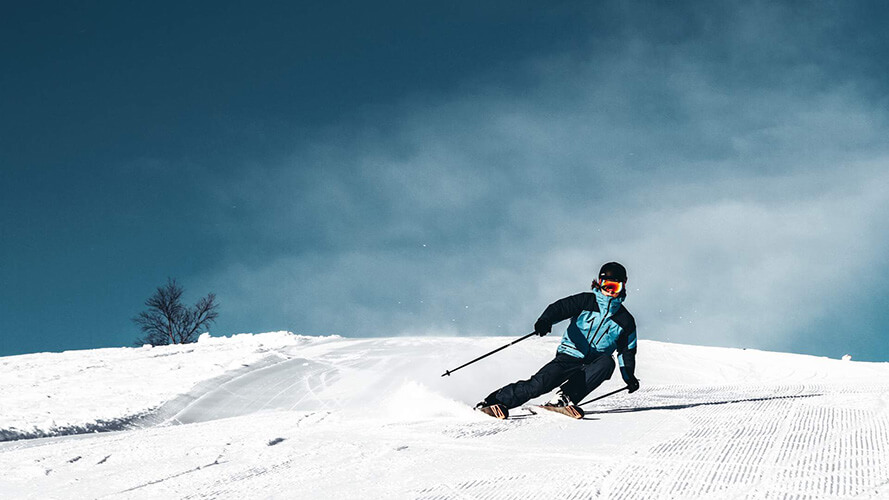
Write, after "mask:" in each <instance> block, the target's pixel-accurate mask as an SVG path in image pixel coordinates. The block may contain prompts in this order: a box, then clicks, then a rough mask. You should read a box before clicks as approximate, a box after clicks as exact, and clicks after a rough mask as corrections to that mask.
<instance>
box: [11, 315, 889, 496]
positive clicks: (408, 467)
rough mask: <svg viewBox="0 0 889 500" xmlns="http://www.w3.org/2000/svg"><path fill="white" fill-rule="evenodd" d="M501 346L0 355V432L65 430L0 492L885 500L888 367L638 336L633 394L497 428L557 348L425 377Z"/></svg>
mask: <svg viewBox="0 0 889 500" xmlns="http://www.w3.org/2000/svg"><path fill="white" fill-rule="evenodd" d="M508 340H509V339H505V338H502V337H499V338H388V339H361V340H356V339H344V338H339V337H321V338H318V337H300V336H295V335H290V334H287V333H283V332H279V333H269V334H261V335H239V336H236V337H234V338H231V339H216V338H209V337H204V338H202V340H201V342H199V343H198V344H192V345H188V346H169V347H162V348H153V349H125V348H124V349H101V350H94V351H79V352H66V353H60V354H34V355H26V356H14V357H7V358H0V394H2V408H0V430H2V434H0V437H3V438H4V439H7V440H8V439H16V438H26V437H33V436H41V435H53V434H71V435H62V436H55V437H47V438H40V439H18V440H14V441H6V442H4V443H0V497H2V498H107V497H110V498H220V497H221V498H264V497H276V498H424V499H432V498H490V499H498V498H516V499H518V498H615V499H618V498H720V499H722V498H799V499H803V498H805V499H810V498H811V499H814V498H889V363H859V362H845V361H839V360H830V359H826V358H816V357H811V356H802V355H792V354H779V353H769V352H761V351H752V350H746V351H744V350H739V349H722V348H706V347H694V346H683V345H675V344H665V343H658V342H651V341H649V342H646V341H642V342H641V343H640V348H639V349H640V352H639V357H638V359H639V368H638V375H639V378H640V379H641V380H642V389H641V390H639V391H638V392H637V393H635V394H632V395H628V394H626V393H621V394H619V395H616V396H612V397H610V398H606V399H603V400H601V401H599V402H596V403H594V404H591V405H588V406H587V407H586V410H587V417H586V418H585V419H584V420H581V421H575V420H571V419H568V418H566V417H563V416H560V415H536V416H535V415H530V414H529V413H528V412H527V411H522V410H515V411H514V412H513V415H514V416H513V418H510V419H509V420H506V421H498V420H495V419H491V418H489V417H486V416H484V415H481V414H479V413H477V412H473V411H472V410H471V406H472V405H473V404H474V403H475V402H476V401H478V400H479V399H481V398H482V397H483V396H484V395H486V394H487V393H488V392H490V391H491V390H492V389H494V388H496V387H498V386H500V385H503V384H505V383H507V382H511V381H513V380H516V379H518V378H526V377H527V376H528V375H530V374H531V373H533V371H534V370H536V369H537V368H538V367H539V366H540V365H542V364H543V363H544V362H546V361H547V360H549V359H550V358H551V357H552V355H553V353H554V351H555V347H556V345H557V342H558V338H557V337H555V336H550V337H546V338H542V339H540V338H532V339H529V340H527V341H525V342H522V343H520V344H517V345H515V346H513V347H510V348H509V349H507V350H505V351H502V352H501V353H498V354H497V355H495V356H493V357H491V358H489V359H486V360H484V361H482V362H480V363H477V364H475V365H472V366H470V367H467V368H464V369H463V370H460V371H458V372H457V373H455V374H454V375H453V376H451V377H444V378H443V377H440V375H441V374H442V373H443V372H444V371H445V370H446V369H449V368H453V367H455V366H457V365H459V364H462V363H463V362H465V361H467V360H469V359H472V358H474V357H476V356H478V355H480V354H482V353H484V352H487V351H488V350H491V349H494V348H496V347H499V346H500V345H503V344H504V343H505V342H506V341H508ZM614 378H615V380H611V381H609V382H608V383H606V385H605V386H603V387H602V388H600V389H599V390H597V391H596V392H595V393H594V394H593V395H592V396H595V395H596V394H601V393H605V392H607V391H609V390H611V389H615V388H619V387H620V386H621V384H620V381H619V378H620V377H619V376H618V375H615V377H614ZM179 424H183V425H179ZM84 430H113V432H101V433H86V434H72V433H77V432H82V431H84Z"/></svg>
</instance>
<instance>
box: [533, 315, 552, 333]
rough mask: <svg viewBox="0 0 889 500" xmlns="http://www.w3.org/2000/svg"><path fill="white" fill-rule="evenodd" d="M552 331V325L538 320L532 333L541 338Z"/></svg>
mask: <svg viewBox="0 0 889 500" xmlns="http://www.w3.org/2000/svg"><path fill="white" fill-rule="evenodd" d="M551 331H553V325H551V324H549V323H547V322H546V321H544V320H542V319H538V320H537V323H534V333H536V334H537V335H540V336H541V337H543V336H544V335H546V334H547V333H549V332H551Z"/></svg>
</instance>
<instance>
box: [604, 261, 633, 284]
mask: <svg viewBox="0 0 889 500" xmlns="http://www.w3.org/2000/svg"><path fill="white" fill-rule="evenodd" d="M602 280H609V281H620V282H621V283H626V282H627V268H625V267H624V266H622V265H620V264H618V263H617V262H609V263H607V264H605V265H603V266H602V268H601V269H599V281H602Z"/></svg>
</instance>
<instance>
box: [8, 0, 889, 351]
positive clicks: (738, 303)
mask: <svg viewBox="0 0 889 500" xmlns="http://www.w3.org/2000/svg"><path fill="white" fill-rule="evenodd" d="M353 4H354V2H350V3H349V4H346V3H338V2H324V3H320V2H319V3H318V4H310V3H292V2H289V3H284V2H282V3H264V4H262V5H260V6H257V5H250V6H247V5H245V4H235V3H227V2H177V3H172V2H171V3H164V2H154V3H151V4H145V3H136V2H114V3H107V2H105V3H97V2H79V3H78V4H77V5H69V4H65V3H62V2H58V3H49V2H29V3H26V4H21V5H20V6H15V7H9V6H7V7H4V13H3V15H2V16H0V65H2V71H0V209H2V212H0V258H2V265H0V285H2V286H0V355H9V354H17V353H25V352H35V351H46V350H49V351H57V350H64V349H78V348H92V347H101V346H118V345H129V344H131V342H132V341H133V340H134V338H135V337H136V336H137V334H138V332H137V331H136V327H135V326H134V325H133V324H132V323H131V322H130V318H132V317H133V316H135V315H136V314H137V313H138V312H139V311H140V310H141V309H142V302H143V301H144V299H145V298H147V296H148V295H150V294H151V293H152V291H153V290H154V288H155V287H156V286H158V285H160V284H162V283H163V282H164V281H165V280H166V278H167V277H168V276H170V277H176V278H178V279H179V281H180V282H181V283H183V284H184V285H185V286H186V289H187V292H188V293H187V295H188V298H189V299H190V300H192V301H193V300H196V299H197V298H198V296H199V295H202V294H205V293H207V292H209V291H214V292H215V293H216V294H217V296H218V298H219V301H220V303H221V316H220V321H219V322H218V324H217V325H215V326H214V328H213V332H214V334H232V333H239V332H251V331H252V332H260V331H268V330H280V329H287V330H292V331H295V332H297V333H308V334H342V335H350V336H368V335H374V336H378V335H426V334H448V335H453V334H456V335H491V334H502V335H521V334H523V333H526V330H528V329H529V328H530V325H532V324H533V321H534V319H536V317H537V315H538V314H539V312H540V311H541V310H542V309H543V307H545V306H546V305H547V304H548V303H549V302H551V301H552V300H555V299H557V298H559V297H561V296H563V295H567V294H569V293H573V292H576V291H579V290H582V289H584V288H586V287H587V286H588V284H589V281H590V279H591V277H592V274H593V273H594V272H595V270H596V269H597V268H598V266H599V265H600V264H601V263H602V262H604V261H607V260H621V261H624V262H625V263H626V264H627V266H628V267H629V269H630V276H631V283H632V284H633V285H635V287H636V288H633V287H631V295H630V299H629V300H628V303H627V305H628V307H629V308H630V310H632V311H633V312H634V314H635V315H636V316H637V319H638V320H639V322H640V335H641V336H642V337H643V338H652V339H659V340H670V341H674V342H687V343H701V344H712V345H728V346H742V347H757V348H765V349H779V350H786V351H793V352H806V353H813V354H820V355H827V356H832V357H839V356H841V355H843V354H845V353H847V352H849V353H852V354H853V357H854V358H855V359H872V360H889V348H887V347H885V345H886V343H885V335H884V333H883V332H885V327H884V325H885V322H886V319H887V313H886V310H887V308H886V300H885V297H886V293H887V289H889V286H887V285H886V284H885V283H886V282H887V281H886V280H885V279H884V278H885V277H886V275H887V269H889V266H887V262H886V259H885V257H883V253H884V248H885V247H886V239H887V234H889V233H887V229H889V228H887V223H886V222H884V221H885V220H887V218H886V216H887V215H889V188H887V187H886V186H889V183H887V181H889V168H887V159H889V151H887V150H889V145H887V141H886V139H885V138H886V137H887V136H889V134H887V132H889V130H887V128H889V127H887V125H889V124H887V109H889V107H887V105H889V100H887V85H889V84H887V82H889V78H887V76H889V75H886V70H885V64H884V61H885V60H886V57H887V56H889V41H887V38H886V37H885V36H884V35H883V32H884V30H883V25H884V24H885V19H887V13H889V12H887V8H886V7H883V6H882V5H881V4H880V3H879V2H872V3H868V2H856V3H854V4H853V3H848V2H823V3H818V4H817V5H816V6H814V7H813V6H810V5H807V4H803V3H799V2H785V3H775V2H759V3H752V4H749V5H744V6H737V5H735V4H733V3H727V2H725V3H723V2H694V3H693V2H688V3H679V4H676V5H671V6H670V7H664V6H661V5H660V4H659V3H656V2H633V3H629V2H604V3H596V4H595V5H589V4H587V3H581V2H555V3H553V4H552V5H547V6H546V8H541V6H540V5H539V4H534V3H530V2H527V3H516V2H486V3H484V4H483V5H481V6H479V5H473V4H471V3H465V4H461V5H457V6H454V5H445V4H441V3H435V2H428V3H427V2H420V3H418V2H404V3H384V4H374V5H370V4H368V5H366V6H361V5H357V6H356V5H353Z"/></svg>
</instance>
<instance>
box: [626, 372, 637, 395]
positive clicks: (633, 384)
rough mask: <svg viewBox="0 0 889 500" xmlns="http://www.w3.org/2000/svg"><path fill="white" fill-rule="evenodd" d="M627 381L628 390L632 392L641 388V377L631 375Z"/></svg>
mask: <svg viewBox="0 0 889 500" xmlns="http://www.w3.org/2000/svg"><path fill="white" fill-rule="evenodd" d="M626 383H627V392H628V393H630V394H632V393H634V392H636V391H638V390H639V379H637V378H636V377H633V376H632V375H631V376H630V379H629V380H626Z"/></svg>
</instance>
